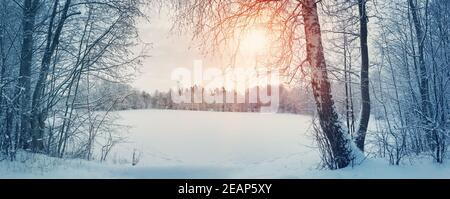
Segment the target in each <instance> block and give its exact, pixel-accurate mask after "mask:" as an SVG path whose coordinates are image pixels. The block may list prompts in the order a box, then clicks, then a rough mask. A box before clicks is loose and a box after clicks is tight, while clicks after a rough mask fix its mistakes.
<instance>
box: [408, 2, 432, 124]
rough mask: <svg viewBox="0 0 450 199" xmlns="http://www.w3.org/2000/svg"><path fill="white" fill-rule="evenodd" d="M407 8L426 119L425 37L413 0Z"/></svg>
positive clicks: (428, 111)
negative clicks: (409, 9)
mask: <svg viewBox="0 0 450 199" xmlns="http://www.w3.org/2000/svg"><path fill="white" fill-rule="evenodd" d="M408 2H409V7H410V8H411V15H412V19H413V23H414V28H415V30H416V40H417V41H416V42H417V46H418V51H419V55H418V59H419V70H420V73H419V75H420V88H419V90H420V97H421V99H422V114H423V115H424V116H425V117H428V116H429V114H430V107H431V104H430V94H429V91H428V73H427V68H426V65H425V58H424V52H423V51H424V43H425V35H424V33H423V31H422V24H421V23H420V20H419V15H418V13H417V8H416V5H415V4H414V2H413V0H408Z"/></svg>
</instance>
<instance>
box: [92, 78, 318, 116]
mask: <svg viewBox="0 0 450 199" xmlns="http://www.w3.org/2000/svg"><path fill="white" fill-rule="evenodd" d="M278 89H279V98H278V100H279V102H278V111H277V112H279V113H294V114H312V113H314V110H315V109H314V104H313V103H314V101H313V99H312V97H311V96H310V95H311V94H310V93H308V92H307V91H306V90H305V89H304V88H300V87H294V88H289V87H287V86H285V85H280V86H279V88H278ZM102 90H114V91H115V93H117V94H118V95H115V96H111V97H114V98H115V99H111V100H108V101H109V103H103V104H101V105H100V106H99V107H97V110H107V109H111V107H112V109H113V110H133V109H171V110H193V111H218V112H260V111H261V107H269V106H270V103H263V102H261V101H263V100H250V97H249V96H250V93H261V92H264V91H265V92H268V94H269V95H270V89H269V90H267V89H265V88H260V87H253V88H250V89H247V90H246V91H245V94H244V93H242V92H238V91H236V90H235V89H231V90H230V89H225V88H223V87H222V88H216V89H205V88H203V87H201V86H192V87H190V88H184V89H179V90H177V91H176V92H173V90H171V89H170V90H168V91H159V90H156V91H154V92H153V93H151V94H150V93H148V92H146V91H139V90H137V89H134V88H132V87H131V86H129V85H125V84H114V83H105V84H104V88H102ZM189 92H190V95H187V96H190V97H191V100H188V102H186V101H184V102H181V103H175V102H174V100H173V98H172V95H173V94H174V93H175V94H180V95H181V93H185V94H186V93H189ZM206 92H210V93H208V94H209V96H218V95H220V98H222V97H223V98H224V100H223V101H226V100H225V98H226V97H227V95H233V97H232V98H233V99H234V100H233V101H232V102H231V103H230V102H229V101H226V103H223V101H220V102H217V103H215V102H213V103H207V102H205V100H202V96H205V95H204V93H206ZM117 96H121V97H120V98H119V99H117ZM258 96H259V95H258ZM195 98H200V100H198V99H195ZM203 98H204V97H203ZM257 99H261V97H258V98H257ZM199 101H200V102H201V103H195V102H199Z"/></svg>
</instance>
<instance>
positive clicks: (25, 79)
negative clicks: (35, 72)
mask: <svg viewBox="0 0 450 199" xmlns="http://www.w3.org/2000/svg"><path fill="white" fill-rule="evenodd" d="M38 4H39V0H24V3H23V19H22V34H23V40H22V50H21V60H20V69H19V82H18V91H17V95H19V96H20V97H19V102H18V103H19V107H20V109H19V111H20V124H21V126H20V127H21V128H20V130H19V131H20V132H19V133H18V134H20V137H21V141H20V142H21V145H22V146H23V147H24V149H27V148H29V145H28V141H29V138H30V137H31V132H30V130H31V127H30V114H31V100H30V99H31V66H32V60H33V44H34V39H33V33H34V26H35V20H36V13H37V6H38Z"/></svg>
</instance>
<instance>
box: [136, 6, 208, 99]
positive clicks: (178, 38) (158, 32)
mask: <svg viewBox="0 0 450 199" xmlns="http://www.w3.org/2000/svg"><path fill="white" fill-rule="evenodd" d="M171 27H172V23H171V19H170V17H169V15H168V14H167V12H165V11H164V10H161V12H159V13H158V12H151V13H150V16H149V20H144V19H141V20H140V22H139V24H138V29H139V34H140V40H142V42H143V43H150V44H151V48H150V49H149V51H148V52H147V53H148V55H149V57H147V58H145V59H144V61H143V62H142V66H141V68H140V73H139V74H137V76H136V79H135V81H134V82H132V86H133V87H135V88H137V89H139V90H144V91H147V92H154V91H155V90H156V89H158V90H168V89H170V88H171V87H174V86H176V81H173V80H171V73H172V71H173V70H174V69H176V68H178V67H187V68H191V67H192V66H193V61H194V60H198V59H203V58H204V57H203V56H201V53H200V50H198V49H196V48H192V47H191V46H195V43H193V42H191V38H192V36H190V35H189V33H182V34H180V33H174V32H172V31H171Z"/></svg>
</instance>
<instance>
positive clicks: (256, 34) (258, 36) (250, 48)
mask: <svg viewBox="0 0 450 199" xmlns="http://www.w3.org/2000/svg"><path fill="white" fill-rule="evenodd" d="M240 42H241V51H242V52H243V53H245V54H247V53H248V54H261V53H264V52H265V51H266V50H267V46H268V36H267V33H266V31H264V30H262V29H252V30H250V31H248V32H247V33H246V34H244V36H243V37H242V38H241V41H240Z"/></svg>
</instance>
